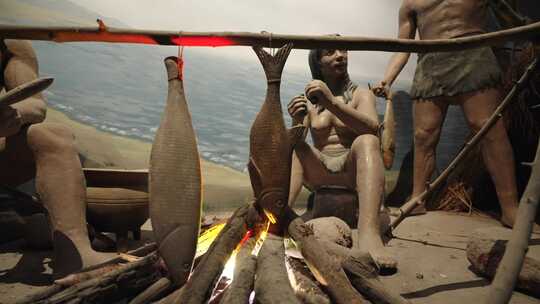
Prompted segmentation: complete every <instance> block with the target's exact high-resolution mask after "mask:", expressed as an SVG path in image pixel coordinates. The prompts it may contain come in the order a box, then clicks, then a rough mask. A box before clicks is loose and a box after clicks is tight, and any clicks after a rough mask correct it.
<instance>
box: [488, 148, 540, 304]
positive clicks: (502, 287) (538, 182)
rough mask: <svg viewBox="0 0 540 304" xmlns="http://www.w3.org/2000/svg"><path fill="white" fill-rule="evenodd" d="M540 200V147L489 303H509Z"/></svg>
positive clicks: (493, 283) (492, 285)
mask: <svg viewBox="0 0 540 304" xmlns="http://www.w3.org/2000/svg"><path fill="white" fill-rule="evenodd" d="M539 200H540V144H539V145H538V147H537V148H536V156H535V158H534V162H533V163H532V173H531V177H530V178H529V182H528V184H527V188H525V192H524V193H523V196H522V197H521V201H520V202H519V208H518V213H517V217H516V221H515V223H514V229H513V230H512V236H511V237H510V240H509V241H508V244H507V245H506V250H505V252H504V255H503V258H502V260H501V263H500V264H499V267H498V268H497V272H496V274H495V278H494V279H493V282H492V283H491V287H490V292H489V293H488V298H487V301H486V302H485V303H493V304H503V303H508V301H510V298H511V297H512V292H513V290H514V286H515V285H516V281H517V278H518V275H519V272H520V271H521V267H522V265H523V259H524V258H525V254H526V253H527V248H528V247H529V239H530V237H531V232H532V228H533V223H534V219H535V217H536V210H537V208H538V201H539Z"/></svg>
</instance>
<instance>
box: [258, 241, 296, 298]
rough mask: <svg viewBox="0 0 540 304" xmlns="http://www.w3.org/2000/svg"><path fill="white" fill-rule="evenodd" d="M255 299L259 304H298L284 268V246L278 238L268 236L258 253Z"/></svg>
mask: <svg viewBox="0 0 540 304" xmlns="http://www.w3.org/2000/svg"><path fill="white" fill-rule="evenodd" d="M255 298H256V302H257V303H261V304H266V303H293V304H300V302H299V301H298V300H297V299H296V296H295V295H294V291H293V289H292V287H291V284H290V282H289V277H288V275H287V269H286V268H285V246H284V245H283V238H282V237H280V236H276V235H273V234H268V237H267V238H266V239H265V240H264V243H263V246H262V248H261V251H260V252H259V256H258V259H257V276H256V279H255Z"/></svg>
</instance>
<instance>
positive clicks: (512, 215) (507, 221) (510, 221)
mask: <svg viewBox="0 0 540 304" xmlns="http://www.w3.org/2000/svg"><path fill="white" fill-rule="evenodd" d="M516 216H517V208H516V209H515V210H511V211H507V212H504V213H503V215H502V216H501V224H502V225H503V226H505V227H508V228H510V229H512V228H513V227H514V223H515V221H516ZM532 233H535V234H539V233H540V226H539V225H538V224H536V223H533V229H532Z"/></svg>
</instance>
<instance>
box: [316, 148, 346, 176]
mask: <svg viewBox="0 0 540 304" xmlns="http://www.w3.org/2000/svg"><path fill="white" fill-rule="evenodd" d="M350 151H351V150H350V149H347V148H334V149H325V150H323V151H321V156H320V157H321V162H322V163H323V164H324V166H325V167H326V169H327V170H328V171H330V172H331V173H338V172H341V171H343V168H344V167H345V163H346V162H347V159H348V157H349V152H350Z"/></svg>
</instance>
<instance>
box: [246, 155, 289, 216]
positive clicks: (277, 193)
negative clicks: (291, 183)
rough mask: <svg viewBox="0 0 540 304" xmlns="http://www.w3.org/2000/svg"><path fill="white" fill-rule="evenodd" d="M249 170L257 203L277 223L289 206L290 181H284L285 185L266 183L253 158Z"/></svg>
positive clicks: (262, 211)
mask: <svg viewBox="0 0 540 304" xmlns="http://www.w3.org/2000/svg"><path fill="white" fill-rule="evenodd" d="M248 171H249V178H250V180H251V186H252V188H253V194H254V196H255V204H256V205H257V206H258V207H259V211H261V213H264V214H265V215H266V217H267V218H268V220H269V221H270V222H271V223H272V224H275V223H277V222H278V220H279V219H280V217H281V215H282V213H283V210H284V208H285V207H286V206H287V202H288V198H289V189H288V187H287V186H288V183H287V184H286V183H283V187H276V186H271V185H269V184H267V183H265V181H264V180H263V176H262V174H261V171H260V170H259V168H258V167H257V165H256V164H255V162H254V161H253V159H250V161H249V163H248ZM287 181H288V180H287Z"/></svg>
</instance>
